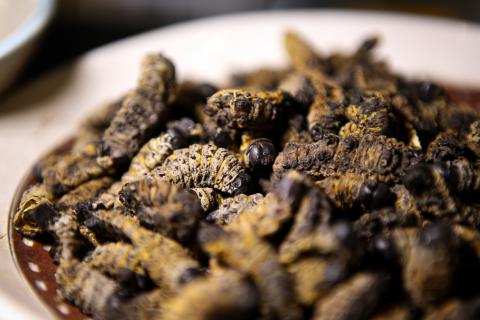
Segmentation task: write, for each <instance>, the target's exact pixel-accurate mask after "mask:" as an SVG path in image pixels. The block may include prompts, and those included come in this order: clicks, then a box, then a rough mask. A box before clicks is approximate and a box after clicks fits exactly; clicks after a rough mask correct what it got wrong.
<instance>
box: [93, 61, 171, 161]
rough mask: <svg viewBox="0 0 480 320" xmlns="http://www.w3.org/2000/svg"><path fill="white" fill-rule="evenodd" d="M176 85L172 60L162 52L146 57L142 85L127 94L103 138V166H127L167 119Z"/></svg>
mask: <svg viewBox="0 0 480 320" xmlns="http://www.w3.org/2000/svg"><path fill="white" fill-rule="evenodd" d="M175 88H176V82H175V68H174V66H173V64H172V62H171V61H170V60H168V59H167V58H165V57H164V56H162V55H160V54H154V55H153V54H152V55H148V56H146V57H145V58H144V60H143V61H142V67H141V72H140V78H139V81H138V87H137V88H136V89H135V90H132V91H131V92H130V93H129V94H128V95H127V96H126V97H125V99H124V100H123V103H122V107H121V108H120V110H118V112H117V113H116V114H115V117H114V118H113V119H112V121H111V123H110V126H109V127H108V128H107V129H106V130H105V132H104V134H103V136H102V139H101V141H100V146H99V154H98V155H99V158H98V163H99V164H100V165H101V166H102V167H106V168H108V167H111V166H112V165H117V166H118V165H124V163H125V162H127V161H128V160H129V159H131V158H132V157H133V156H134V155H135V154H136V153H137V151H138V150H139V149H140V148H141V146H142V145H143V144H144V143H145V142H146V140H147V139H148V137H149V136H150V135H151V132H152V131H153V129H154V127H155V126H156V125H158V124H159V123H160V122H162V121H164V120H165V117H166V112H167V105H168V104H169V103H171V102H172V100H173V99H174V96H175Z"/></svg>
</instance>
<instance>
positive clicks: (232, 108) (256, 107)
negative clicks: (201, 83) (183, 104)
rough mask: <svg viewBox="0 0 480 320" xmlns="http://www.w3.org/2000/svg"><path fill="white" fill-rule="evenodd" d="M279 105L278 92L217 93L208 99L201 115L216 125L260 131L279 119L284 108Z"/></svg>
mask: <svg viewBox="0 0 480 320" xmlns="http://www.w3.org/2000/svg"><path fill="white" fill-rule="evenodd" d="M283 104H284V96H283V94H282V93H281V92H266V91H265V92H258V93H251V92H249V91H245V90H241V89H231V90H221V91H219V92H217V93H216V94H214V95H213V96H211V97H210V98H209V99H208V102H207V104H206V106H205V113H206V114H207V115H209V116H211V117H213V119H214V120H215V121H216V122H217V123H218V124H219V125H226V126H229V127H232V128H248V129H252V130H264V127H269V126H270V127H271V126H273V125H274V124H275V123H276V122H278V120H280V118H281V117H280V116H281V113H282V112H283V109H284V108H285V106H284V105H283Z"/></svg>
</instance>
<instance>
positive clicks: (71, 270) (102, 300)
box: [55, 259, 119, 319]
mask: <svg viewBox="0 0 480 320" xmlns="http://www.w3.org/2000/svg"><path fill="white" fill-rule="evenodd" d="M55 279H56V281H57V283H58V284H59V286H60V295H61V296H62V297H63V298H64V299H66V300H68V301H70V302H72V303H73V304H75V305H76V306H77V307H79V309H80V310H82V312H84V313H85V314H89V315H94V316H95V319H104V316H103V312H104V311H105V308H106V307H107V305H108V300H109V299H110V297H111V296H113V295H114V294H115V292H117V291H118V290H119V286H118V284H117V283H116V282H115V281H114V280H112V279H110V278H108V277H107V276H105V275H103V274H102V273H100V272H99V271H97V270H95V269H93V268H91V267H89V266H87V265H85V264H84V263H82V262H80V261H78V260H75V259H70V260H63V261H62V262H61V263H60V265H59V267H58V269H57V272H56V273H55Z"/></svg>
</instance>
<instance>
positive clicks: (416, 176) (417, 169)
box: [402, 164, 435, 196]
mask: <svg viewBox="0 0 480 320" xmlns="http://www.w3.org/2000/svg"><path fill="white" fill-rule="evenodd" d="M402 182H403V184H404V185H405V187H406V188H407V189H408V191H410V192H411V193H412V194H413V195H415V196H419V195H422V194H423V193H424V192H427V191H428V190H429V189H430V188H432V187H435V178H434V176H433V174H432V171H431V167H430V166H429V165H428V164H418V165H415V166H414V167H412V168H410V169H409V170H407V172H406V173H405V175H404V176H403V178H402Z"/></svg>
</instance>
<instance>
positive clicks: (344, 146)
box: [273, 134, 419, 182]
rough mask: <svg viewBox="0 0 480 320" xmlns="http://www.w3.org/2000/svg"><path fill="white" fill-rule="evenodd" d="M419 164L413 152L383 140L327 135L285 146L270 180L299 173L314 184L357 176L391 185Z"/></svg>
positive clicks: (370, 136)
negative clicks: (348, 175) (317, 139)
mask: <svg viewBox="0 0 480 320" xmlns="http://www.w3.org/2000/svg"><path fill="white" fill-rule="evenodd" d="M418 161H419V157H418V155H417V153H416V152H415V151H414V150H412V149H410V148H409V147H406V146H405V145H404V144H403V143H401V142H398V141H396V140H395V139H391V138H386V137H385V136H375V135H371V134H365V135H363V136H362V137H361V138H360V139H357V138H356V137H353V136H345V137H343V138H341V139H340V138H339V137H338V136H335V135H330V136H326V137H325V138H324V139H321V140H319V141H317V142H315V143H311V144H302V143H287V144H286V145H285V148H284V149H283V151H282V152H280V153H279V155H278V156H277V158H276V159H275V162H274V164H273V179H274V180H278V179H279V178H281V177H282V176H283V175H284V174H285V172H286V171H287V170H298V171H300V172H302V173H304V174H306V175H308V176H309V177H312V178H314V179H316V180H318V179H322V178H325V177H329V176H332V175H335V174H344V173H356V174H359V175H362V176H365V177H369V178H375V179H378V180H379V181H381V182H390V181H395V180H398V174H399V173H402V172H403V170H405V169H406V168H407V167H409V166H411V165H412V164H414V163H416V162H418Z"/></svg>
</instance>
